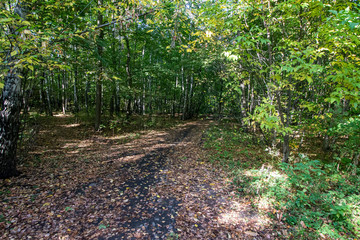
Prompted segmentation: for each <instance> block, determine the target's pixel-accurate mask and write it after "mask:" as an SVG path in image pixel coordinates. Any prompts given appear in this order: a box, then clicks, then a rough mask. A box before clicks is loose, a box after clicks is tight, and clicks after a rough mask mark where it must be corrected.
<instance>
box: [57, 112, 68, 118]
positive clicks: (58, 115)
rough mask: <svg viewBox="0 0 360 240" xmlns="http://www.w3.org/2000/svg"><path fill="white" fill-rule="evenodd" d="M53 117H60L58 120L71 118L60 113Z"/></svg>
mask: <svg viewBox="0 0 360 240" xmlns="http://www.w3.org/2000/svg"><path fill="white" fill-rule="evenodd" d="M53 116H54V117H60V118H66V117H71V115H68V114H62V113H58V114H55V115H53Z"/></svg>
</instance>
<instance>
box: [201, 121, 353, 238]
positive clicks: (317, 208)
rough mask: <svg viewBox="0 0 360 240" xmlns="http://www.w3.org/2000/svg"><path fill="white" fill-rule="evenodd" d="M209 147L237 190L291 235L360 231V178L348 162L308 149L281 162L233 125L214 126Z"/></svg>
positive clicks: (347, 234) (327, 235)
mask: <svg viewBox="0 0 360 240" xmlns="http://www.w3.org/2000/svg"><path fill="white" fill-rule="evenodd" d="M204 147H205V148H206V149H207V151H209V154H208V155H209V156H210V157H209V161H210V162H212V163H213V164H215V165H220V166H222V167H223V168H225V169H227V170H228V172H229V176H230V177H231V178H232V183H233V186H234V188H235V189H236V190H237V192H238V194H239V195H242V196H244V195H246V196H248V197H250V198H251V199H252V202H253V204H254V206H255V207H256V208H258V210H259V211H260V212H261V213H263V214H267V215H268V216H270V217H271V218H273V219H274V222H281V223H283V224H284V225H286V226H287V228H288V229H290V231H291V235H292V237H295V238H296V239H319V238H324V239H356V238H357V237H358V236H360V204H359V203H360V177H359V176H358V175H355V176H354V175H351V173H350V172H349V171H347V170H346V169H348V168H347V167H346V166H343V167H340V168H339V167H338V162H336V161H333V162H329V161H328V160H326V161H321V160H313V159H310V158H309V157H307V156H306V155H305V154H299V155H298V156H296V157H295V156H293V157H292V161H291V163H289V164H282V163H281V162H280V160H281V159H280V156H279V155H277V154H274V152H276V151H274V149H267V148H266V146H265V144H264V143H262V142H261V141H259V140H257V139H256V138H254V136H253V135H251V134H247V133H245V132H244V131H242V129H240V128H239V127H236V125H234V124H232V125H230V124H219V125H217V126H215V125H213V126H212V127H211V128H210V129H209V130H208V131H207V133H206V137H205V143H204ZM274 156H275V157H274ZM276 156H277V157H276Z"/></svg>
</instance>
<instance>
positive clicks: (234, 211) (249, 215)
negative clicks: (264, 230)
mask: <svg viewBox="0 0 360 240" xmlns="http://www.w3.org/2000/svg"><path fill="white" fill-rule="evenodd" d="M217 220H218V222H219V223H220V224H224V225H238V224H249V223H252V224H254V225H257V226H266V225H267V224H269V220H268V219H266V218H263V217H261V216H260V215H259V214H258V213H254V212H253V210H252V208H251V206H250V205H249V204H248V203H240V202H235V201H233V202H232V203H231V207H230V209H227V210H226V211H225V212H223V213H221V214H220V215H219V216H218V219H217Z"/></svg>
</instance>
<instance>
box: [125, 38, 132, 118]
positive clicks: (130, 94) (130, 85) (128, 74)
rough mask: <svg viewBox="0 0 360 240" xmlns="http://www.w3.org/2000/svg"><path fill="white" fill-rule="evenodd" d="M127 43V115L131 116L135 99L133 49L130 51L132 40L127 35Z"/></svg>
mask: <svg viewBox="0 0 360 240" xmlns="http://www.w3.org/2000/svg"><path fill="white" fill-rule="evenodd" d="M125 43H126V50H127V52H126V74H127V79H128V88H129V93H128V94H129V95H128V104H127V110H126V111H127V116H130V115H131V114H132V109H131V103H132V101H133V97H132V93H131V91H132V74H131V66H130V64H131V51H130V42H129V38H128V37H127V36H126V35H125Z"/></svg>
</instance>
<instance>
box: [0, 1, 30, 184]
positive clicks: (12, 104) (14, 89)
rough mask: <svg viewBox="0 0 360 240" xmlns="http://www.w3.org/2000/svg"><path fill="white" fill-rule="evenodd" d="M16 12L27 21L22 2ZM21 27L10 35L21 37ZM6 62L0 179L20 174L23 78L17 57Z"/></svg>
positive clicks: (0, 125) (0, 104) (0, 117)
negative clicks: (17, 158) (17, 63)
mask: <svg viewBox="0 0 360 240" xmlns="http://www.w3.org/2000/svg"><path fill="white" fill-rule="evenodd" d="M1 6H2V4H1ZM14 11H15V12H17V13H19V15H20V17H22V18H23V19H25V14H24V9H22V6H21V3H20V1H19V2H18V4H17V6H16V7H15V9H14ZM21 27H22V26H17V29H15V27H10V31H9V34H10V35H13V36H14V37H16V35H19V32H18V31H17V30H18V29H20V28H21ZM15 42H16V41H15ZM11 52H19V46H17V45H15V46H14V47H13V48H12V49H11ZM6 60H7V62H8V65H7V66H6V67H7V68H8V73H7V75H6V76H5V78H4V80H5V83H4V89H3V92H2V96H1V101H0V107H1V112H0V178H2V179H3V178H9V177H12V176H17V175H18V174H19V172H18V171H17V169H16V150H17V141H18V138H19V129H20V110H21V78H20V77H19V76H18V73H17V69H16V68H14V67H13V65H14V62H15V61H16V55H15V56H11V55H9V57H8V59H6Z"/></svg>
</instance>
